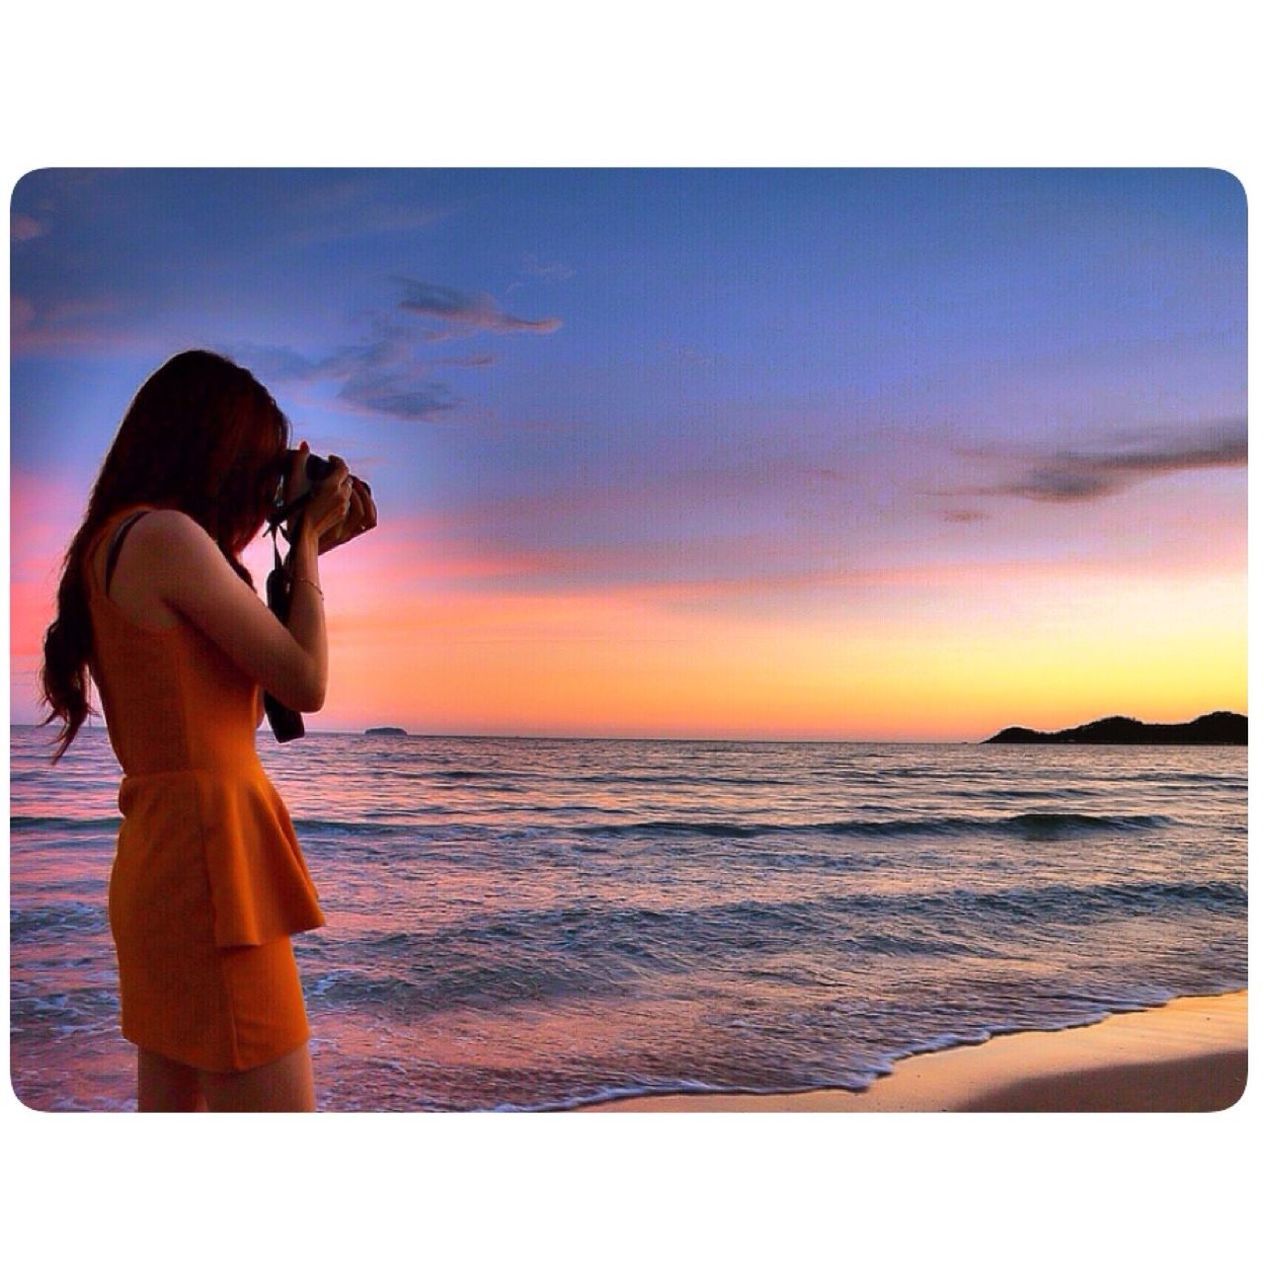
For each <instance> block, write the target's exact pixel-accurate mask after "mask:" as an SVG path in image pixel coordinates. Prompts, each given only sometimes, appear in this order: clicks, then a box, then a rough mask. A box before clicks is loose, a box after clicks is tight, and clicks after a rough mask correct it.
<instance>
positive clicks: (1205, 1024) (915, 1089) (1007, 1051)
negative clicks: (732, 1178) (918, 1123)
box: [586, 991, 1247, 1113]
mask: <svg viewBox="0 0 1264 1263" xmlns="http://www.w3.org/2000/svg"><path fill="white" fill-rule="evenodd" d="M1246 1025H1247V993H1246V991H1237V992H1233V993H1231V994H1229V995H1221V996H1191V997H1185V998H1182V999H1178V1000H1173V1001H1171V1003H1169V1004H1165V1005H1162V1006H1161V1007H1159V1008H1154V1009H1146V1010H1144V1011H1142V1012H1140V1013H1120V1014H1115V1015H1114V1016H1111V1017H1108V1018H1106V1019H1105V1020H1104V1021H1101V1022H1096V1023H1093V1024H1092V1025H1090V1026H1079V1027H1074V1028H1072V1029H1069V1030H1063V1031H1029V1032H1021V1033H1018V1034H1012V1035H998V1036H995V1037H994V1038H992V1039H989V1040H987V1041H986V1042H984V1043H982V1044H976V1045H972V1046H969V1047H961V1048H950V1049H946V1050H944V1051H942V1052H933V1053H921V1054H918V1055H916V1056H912V1057H906V1058H904V1059H903V1060H901V1061H898V1062H897V1063H896V1064H895V1068H894V1069H893V1071H892V1072H891V1074H889V1075H887V1076H886V1077H884V1078H882V1079H879V1080H878V1081H877V1082H876V1083H874V1084H873V1086H872V1087H870V1088H868V1089H866V1090H864V1091H860V1092H857V1091H849V1090H847V1089H841V1088H839V1089H827V1090H823V1091H812V1092H786V1093H772V1094H768V1095H754V1094H749V1093H745V1094H738V1093H723V1094H719V1093H716V1094H711V1093H697V1094H683V1093H673V1094H671V1095H663V1096H653V1097H636V1098H632V1099H629V1100H623V1101H610V1102H605V1103H603V1104H601V1105H595V1106H588V1107H586V1109H589V1110H600V1111H625V1112H626V1111H637V1112H650V1111H667V1112H675V1113H687V1112H741V1113H775V1112H808V1113H835V1112H838V1113H868V1112H872V1113H881V1112H887V1113H931V1112H939V1113H942V1112H952V1113H967V1112H997V1113H1002V1112H1003V1113H1021V1112H1041V1113H1050V1112H1063V1113H1069V1112H1102V1111H1106V1112H1115V1113H1120V1112H1136V1111H1147V1112H1161V1113H1167V1112H1196V1111H1208V1110H1221V1109H1227V1108H1229V1107H1230V1106H1232V1105H1233V1104H1234V1103H1235V1102H1237V1100H1238V1099H1239V1098H1240V1097H1241V1096H1242V1093H1243V1090H1244V1088H1245V1085H1246Z"/></svg>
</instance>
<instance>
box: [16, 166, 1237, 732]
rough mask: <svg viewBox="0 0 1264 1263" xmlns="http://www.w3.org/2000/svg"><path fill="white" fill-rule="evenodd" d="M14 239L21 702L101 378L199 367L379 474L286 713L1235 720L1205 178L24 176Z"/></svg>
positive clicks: (95, 465) (1231, 281)
mask: <svg viewBox="0 0 1264 1263" xmlns="http://www.w3.org/2000/svg"><path fill="white" fill-rule="evenodd" d="M10 237H11V260H12V270H11V276H12V291H11V296H10V312H11V326H10V327H11V396H10V460H11V474H10V490H11V517H10V525H11V534H10V541H11V542H10V567H11V573H10V597H11V616H10V629H11V653H10V669H11V687H10V708H11V718H12V720H13V722H17V723H25V722H34V721H36V720H38V719H39V718H40V717H41V716H40V714H39V711H38V708H37V704H36V685H35V673H36V670H37V668H38V662H39V651H40V644H41V639H42V635H43V630H44V628H45V627H46V626H47V624H48V622H49V621H50V619H51V618H52V615H53V598H54V593H55V589H56V584H57V578H58V569H59V565H60V560H61V555H62V552H63V551H64V549H65V547H66V545H67V544H68V543H69V540H70V537H71V536H72V534H73V533H74V530H75V529H76V526H77V524H78V522H79V520H80V519H81V516H82V513H83V510H84V508H85V506H86V501H87V497H88V493H89V491H90V489H91V487H92V485H93V482H94V480H95V477H96V474H97V471H98V470H99V468H100V464H101V462H102V460H103V459H104V456H105V453H106V451H107V449H108V447H109V445H110V442H111V441H112V438H113V435H114V433H115V432H116V430H117V427H118V424H119V421H120V420H121V418H122V416H123V413H124V411H125V410H126V407H127V405H128V402H129V400H130V399H131V397H132V395H133V394H134V393H135V391H136V390H137V388H138V387H139V386H140V384H141V382H142V381H143V380H144V379H145V378H146V377H147V376H148V375H149V374H150V373H151V372H152V371H153V370H154V369H156V368H157V367H158V366H159V365H160V364H161V363H162V362H163V361H164V360H165V359H167V358H168V357H169V356H170V355H172V354H175V353H176V352H178V351H180V350H183V349H186V348H188V347H195V346H201V347H207V348H209V349H212V350H216V351H219V352H221V353H224V354H227V355H229V356H231V357H232V358H234V359H236V360H237V361H238V362H239V363H241V364H243V365H244V366H245V367H247V368H249V369H250V370H251V371H252V372H254V373H255V374H256V376H258V377H259V379H260V380H261V381H262V382H263V383H264V384H265V385H266V386H267V387H268V388H269V389H270V390H271V391H272V393H273V394H274V396H275V397H276V398H277V400H278V402H279V403H280V405H281V407H282V408H283V409H284V410H285V412H286V413H287V415H288V416H289V417H290V419H291V422H292V424H293V427H294V433H295V437H296V439H298V438H306V439H307V440H308V442H309V443H310V444H311V446H312V448H313V450H315V451H318V452H326V453H327V452H334V453H337V454H339V455H341V456H342V457H343V458H344V459H346V460H347V462H348V464H349V465H350V467H351V469H352V470H353V472H356V473H358V474H361V475H362V476H363V477H364V478H366V479H367V480H368V481H369V482H370V483H371V485H372V487H373V493H374V498H375V500H376V501H377V504H378V511H379V525H378V528H377V529H376V530H375V531H373V532H371V533H370V534H368V535H365V536H363V537H362V538H360V539H358V540H356V541H355V542H353V543H352V544H350V545H347V546H346V547H344V548H340V549H338V550H336V551H335V552H333V553H330V554H327V555H326V556H324V557H322V559H321V576H322V586H323V587H324V589H325V593H326V611H327V618H328V629H329V642H330V663H331V669H330V681H329V688H328V692H327V699H326V706H325V709H324V710H323V711H322V712H321V713H320V714H319V715H314V716H309V717H308V727H309V729H313V730H321V729H327V730H343V731H358V730H360V729H362V728H364V727H367V726H370V725H377V724H395V725H399V726H402V727H405V728H407V729H408V730H409V731H412V732H420V733H459V734H487V735H499V734H510V735H522V736H535V735H550V736H610V737H620V736H628V737H703V738H708V737H709V738H736V739H822V740H908V741H918V740H929V741H959V740H968V741H969V740H978V739H981V738H983V737H985V736H988V735H990V734H991V733H992V732H994V731H996V730H997V729H999V728H1001V727H1004V726H1007V725H1009V724H1022V725H1025V726H1029V727H1037V728H1055V727H1064V726H1069V725H1072V724H1078V723H1084V722H1087V721H1089V720H1092V719H1095V718H1099V717H1102V716H1105V715H1110V714H1126V715H1132V716H1135V717H1137V718H1141V719H1146V720H1150V721H1156V722H1159V721H1169V722H1170V721H1177V720H1184V719H1190V718H1193V717H1194V716H1196V715H1198V714H1202V713H1204V712H1206V711H1209V710H1215V709H1230V710H1237V711H1245V710H1246V660H1247V648H1246V622H1247V618H1246V587H1247V583H1246V539H1247V535H1246V524H1247V518H1246V514H1247V481H1246V475H1247V470H1246V443H1247V430H1246V204H1245V198H1244V195H1243V192H1242V189H1241V186H1240V185H1239V184H1238V182H1237V181H1236V180H1235V179H1234V178H1233V177H1232V176H1230V175H1228V174H1226V173H1224V172H1220V171H1215V170H1181V169H1162V170H1105V171H1093V170H1033V171H1024V170H1017V169H1014V170H992V171H987V170H977V171H976V170H969V169H962V170H908V171H904V170H890V169H883V170H873V171H862V170H829V169H794V170H777V169H752V170H742V169H706V168H698V169H643V170H638V169H630V170H627V169H583V170H564V169H492V170H477V169H454V170H397V169H390V170H377V171H356V170H346V169H336V170H266V169H265V170H240V171H237V170H110V171H84V170H41V171H35V172H32V173H30V174H28V175H26V176H25V177H24V178H23V179H22V180H21V181H20V182H19V183H18V185H17V187H16V188H15V190H14V192H13V195H12V201H11V217H10ZM246 561H247V564H248V565H249V566H250V568H251V570H252V571H253V573H254V576H255V579H256V583H257V585H258V586H259V588H260V589H261V590H262V586H263V580H264V577H265V575H266V572H267V569H268V568H269V566H270V564H271V549H270V546H265V545H263V544H257V545H252V547H251V549H250V550H248V552H247V555H246Z"/></svg>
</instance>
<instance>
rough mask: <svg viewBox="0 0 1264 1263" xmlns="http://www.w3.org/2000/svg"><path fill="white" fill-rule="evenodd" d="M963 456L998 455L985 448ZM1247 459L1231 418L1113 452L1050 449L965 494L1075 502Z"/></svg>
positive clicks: (1241, 433) (1238, 425) (1240, 423)
mask: <svg viewBox="0 0 1264 1263" xmlns="http://www.w3.org/2000/svg"><path fill="white" fill-rule="evenodd" d="M963 454H965V455H972V456H983V457H995V456H996V455H997V453H996V452H994V451H987V450H975V451H973V452H968V453H963ZM1011 459H1012V458H1011ZM1246 459H1247V426H1246V418H1245V417H1234V418H1231V419H1228V420H1225V421H1219V422H1216V423H1215V424H1214V425H1211V426H1208V427H1206V428H1205V429H1204V430H1203V431H1202V432H1200V433H1198V434H1194V435H1190V434H1188V433H1186V434H1175V435H1174V434H1150V435H1146V436H1141V437H1140V438H1133V439H1132V440H1131V441H1130V442H1125V443H1121V444H1120V445H1119V446H1118V447H1117V448H1116V450H1114V451H1104V452H1103V451H1096V452H1094V451H1068V450H1063V451H1059V452H1054V453H1052V454H1051V455H1048V456H1042V457H1039V458H1038V459H1036V460H1034V461H1032V462H1030V463H1028V464H1027V466H1026V468H1024V469H1021V470H1020V471H1019V472H1018V473H1017V475H1016V476H1014V477H1011V478H1006V479H1004V480H1003V481H1000V482H998V483H995V484H993V485H990V486H983V487H975V488H972V489H971V492H970V493H971V494H975V495H993V496H997V495H999V496H1019V497H1021V498H1023V499H1025V500H1039V501H1044V502H1047V503H1053V504H1074V503H1080V502H1082V501H1085V500H1100V499H1102V498H1103V497H1104V496H1111V495H1115V494H1117V493H1118V492H1121V491H1124V490H1125V489H1127V488H1128V487H1131V486H1132V485H1133V484H1134V483H1138V482H1142V481H1144V480H1145V479H1148V478H1157V477H1161V476H1162V475H1164V474H1176V473H1184V472H1186V471H1188V470H1195V469H1229V468H1235V467H1239V466H1244V465H1245V464H1246ZM952 494H960V493H959V492H958V493H952Z"/></svg>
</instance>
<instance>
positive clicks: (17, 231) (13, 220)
mask: <svg viewBox="0 0 1264 1263" xmlns="http://www.w3.org/2000/svg"><path fill="white" fill-rule="evenodd" d="M47 231H48V227H47V225H46V224H41V223H40V221H39V220H38V219H34V218H32V217H31V216H30V215H23V214H21V213H20V212H18V211H10V212H9V240H10V241H14V242H18V241H34V240H35V238H36V237H42V236H43V235H44V234H45V233H46V232H47Z"/></svg>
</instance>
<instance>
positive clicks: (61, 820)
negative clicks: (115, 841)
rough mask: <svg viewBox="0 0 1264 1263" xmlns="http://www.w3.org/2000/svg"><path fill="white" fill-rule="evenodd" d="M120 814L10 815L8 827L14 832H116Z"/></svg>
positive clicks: (120, 822)
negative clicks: (78, 815) (85, 815)
mask: <svg viewBox="0 0 1264 1263" xmlns="http://www.w3.org/2000/svg"><path fill="white" fill-rule="evenodd" d="M122 823H123V817H122V816H117V815H115V816H92V817H83V818H76V817H74V816H10V817H9V828H10V829H11V830H12V831H13V832H14V833H49V834H57V833H74V834H80V833H117V832H118V829H119V825H121V824H122Z"/></svg>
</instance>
